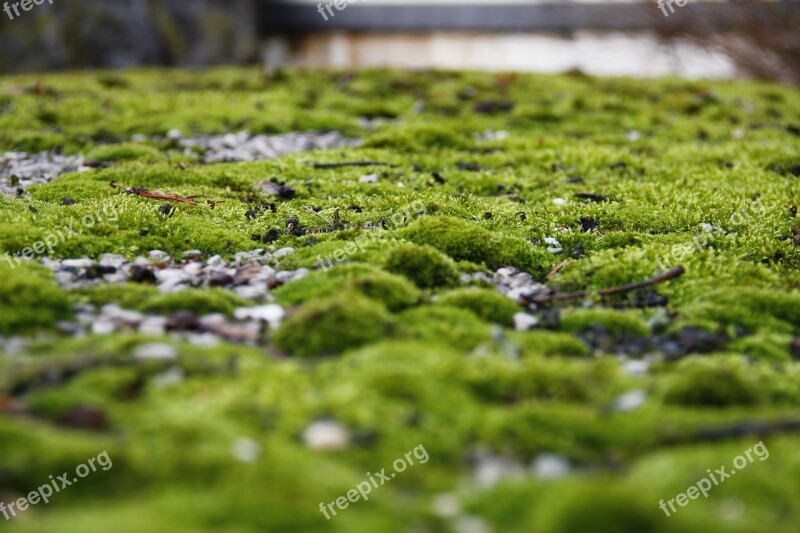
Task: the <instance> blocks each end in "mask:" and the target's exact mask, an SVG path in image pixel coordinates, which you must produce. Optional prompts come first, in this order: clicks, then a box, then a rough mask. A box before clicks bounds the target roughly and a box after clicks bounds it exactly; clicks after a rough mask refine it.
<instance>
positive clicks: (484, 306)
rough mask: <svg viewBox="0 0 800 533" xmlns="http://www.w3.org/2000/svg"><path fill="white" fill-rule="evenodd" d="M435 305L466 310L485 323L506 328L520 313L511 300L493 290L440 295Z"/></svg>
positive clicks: (471, 289) (461, 290)
mask: <svg viewBox="0 0 800 533" xmlns="http://www.w3.org/2000/svg"><path fill="white" fill-rule="evenodd" d="M436 303H437V304H441V305H449V306H450V307H458V308H461V309H468V310H470V311H472V312H473V313H475V314H476V315H478V316H479V317H480V318H482V319H483V320H486V321H487V322H494V323H496V324H500V325H502V326H508V327H511V326H513V325H514V314H515V313H518V312H520V311H521V309H520V307H519V305H517V304H516V303H515V302H514V301H513V300H511V299H510V298H506V297H505V296H503V295H502V294H500V293H498V292H497V291H496V290H493V289H474V288H468V289H458V290H455V291H450V292H446V293H444V294H442V295H441V296H439V297H438V298H437V299H436Z"/></svg>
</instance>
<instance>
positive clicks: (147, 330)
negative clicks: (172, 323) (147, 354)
mask: <svg viewBox="0 0 800 533" xmlns="http://www.w3.org/2000/svg"><path fill="white" fill-rule="evenodd" d="M166 330H167V319H166V318H164V317H162V316H148V317H145V318H144V319H143V320H142V321H141V322H140V323H139V333H141V334H143V335H153V336H158V335H163V334H164V333H165V332H166Z"/></svg>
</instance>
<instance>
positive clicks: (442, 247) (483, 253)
mask: <svg viewBox="0 0 800 533" xmlns="http://www.w3.org/2000/svg"><path fill="white" fill-rule="evenodd" d="M400 236H401V237H403V238H405V239H408V240H409V241H411V242H414V243H417V244H429V245H431V246H433V247H434V248H436V249H437V250H439V251H441V252H443V253H445V254H447V255H449V256H450V257H452V258H453V259H456V260H466V261H472V262H474V263H483V264H485V265H487V266H489V267H491V268H498V267H503V266H515V267H519V268H521V269H523V270H530V269H532V268H533V267H534V266H535V264H536V253H535V250H534V249H533V247H532V246H531V245H530V244H529V243H527V242H525V241H524V240H522V239H518V238H515V237H507V236H503V235H500V234H496V233H491V232H490V231H488V230H485V229H483V228H482V227H480V226H478V225H476V224H474V223H471V222H467V221H465V220H461V219H458V218H454V217H433V216H429V217H425V218H422V219H420V220H418V221H416V222H414V223H412V224H411V225H409V226H408V227H407V228H405V229H403V230H402V231H400Z"/></svg>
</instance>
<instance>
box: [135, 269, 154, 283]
mask: <svg viewBox="0 0 800 533" xmlns="http://www.w3.org/2000/svg"><path fill="white" fill-rule="evenodd" d="M129 274H130V277H131V281H134V282H136V283H155V282H156V275H155V272H153V271H152V270H151V269H149V268H147V267H145V266H141V265H133V266H131V268H130V271H129Z"/></svg>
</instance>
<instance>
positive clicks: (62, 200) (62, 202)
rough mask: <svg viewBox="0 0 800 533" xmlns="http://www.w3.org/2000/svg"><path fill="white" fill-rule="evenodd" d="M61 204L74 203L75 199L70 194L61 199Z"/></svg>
mask: <svg viewBox="0 0 800 533" xmlns="http://www.w3.org/2000/svg"><path fill="white" fill-rule="evenodd" d="M61 205H75V200H74V199H73V198H72V197H71V196H67V197H66V198H62V199H61Z"/></svg>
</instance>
